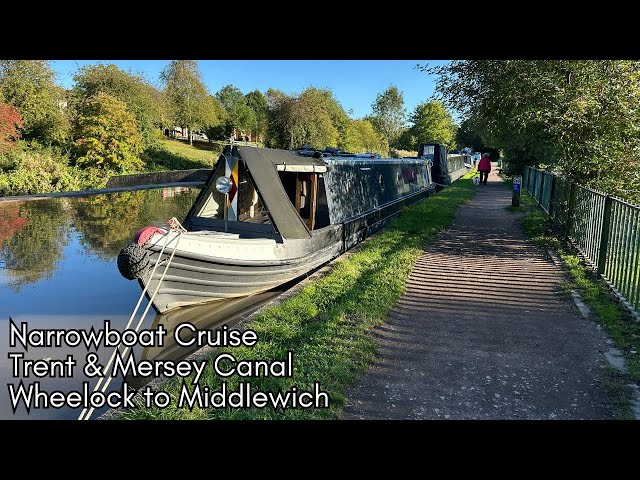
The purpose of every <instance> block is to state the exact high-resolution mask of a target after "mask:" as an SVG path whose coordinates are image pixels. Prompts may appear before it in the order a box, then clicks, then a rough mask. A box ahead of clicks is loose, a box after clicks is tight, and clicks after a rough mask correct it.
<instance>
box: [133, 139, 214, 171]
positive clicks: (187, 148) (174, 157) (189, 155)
mask: <svg viewBox="0 0 640 480" xmlns="http://www.w3.org/2000/svg"><path fill="white" fill-rule="evenodd" d="M222 148H223V147H222V146H221V145H220V144H218V143H208V142H200V141H194V142H193V146H191V145H189V142H188V141H187V140H175V139H171V138H162V139H161V140H160V143H159V146H158V147H155V148H151V149H148V150H147V151H146V152H145V154H144V156H145V163H146V170H147V171H162V170H188V169H193V168H211V166H212V165H213V164H214V163H215V161H216V160H218V157H219V156H220V153H221V152H222Z"/></svg>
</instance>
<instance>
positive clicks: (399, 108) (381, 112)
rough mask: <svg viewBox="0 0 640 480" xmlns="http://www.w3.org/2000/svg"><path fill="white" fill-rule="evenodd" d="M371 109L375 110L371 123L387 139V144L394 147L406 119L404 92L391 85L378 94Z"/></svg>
mask: <svg viewBox="0 0 640 480" xmlns="http://www.w3.org/2000/svg"><path fill="white" fill-rule="evenodd" d="M371 108H372V109H373V115H372V116H371V118H370V120H371V123H373V126H374V127H375V128H376V129H377V130H378V131H379V132H380V133H381V134H382V135H383V136H384V138H386V139H387V142H389V144H390V145H393V143H394V142H395V141H396V140H397V139H398V137H399V136H400V134H401V132H402V130H403V128H404V122H405V117H406V110H405V108H404V96H403V95H402V92H401V91H400V90H398V87H396V86H395V85H391V86H390V87H389V88H387V89H386V90H385V91H383V92H381V93H379V94H378V96H377V97H376V99H375V101H374V102H373V104H372V105H371Z"/></svg>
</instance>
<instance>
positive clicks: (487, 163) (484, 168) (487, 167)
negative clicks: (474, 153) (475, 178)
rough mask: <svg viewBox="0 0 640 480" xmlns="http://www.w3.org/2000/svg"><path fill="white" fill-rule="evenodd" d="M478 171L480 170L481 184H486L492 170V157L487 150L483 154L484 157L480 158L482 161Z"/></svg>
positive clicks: (479, 163)
mask: <svg viewBox="0 0 640 480" xmlns="http://www.w3.org/2000/svg"><path fill="white" fill-rule="evenodd" d="M478 171H479V172H480V184H484V185H486V184H487V178H488V177H489V172H490V171H491V159H490V158H489V153H487V152H485V153H484V154H483V155H482V158H480V161H479V162H478ZM483 176H484V177H483ZM483 178H484V181H483Z"/></svg>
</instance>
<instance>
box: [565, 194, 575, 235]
mask: <svg viewBox="0 0 640 480" xmlns="http://www.w3.org/2000/svg"><path fill="white" fill-rule="evenodd" d="M575 208H576V185H575V183H573V182H569V207H568V208H567V226H566V228H567V231H566V235H567V236H568V237H569V236H571V229H572V228H573V214H574V210H575Z"/></svg>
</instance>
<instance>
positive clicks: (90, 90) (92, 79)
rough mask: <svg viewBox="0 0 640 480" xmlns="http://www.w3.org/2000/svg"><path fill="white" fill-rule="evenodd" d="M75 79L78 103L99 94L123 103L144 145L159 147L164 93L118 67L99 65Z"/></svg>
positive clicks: (79, 71) (74, 90) (88, 67)
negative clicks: (157, 135) (157, 134)
mask: <svg viewBox="0 0 640 480" xmlns="http://www.w3.org/2000/svg"><path fill="white" fill-rule="evenodd" d="M73 78H74V82H75V85H74V87H73V95H74V97H75V100H76V102H78V103H82V102H83V101H85V100H86V99H88V98H90V97H93V96H95V95H96V94H98V93H99V92H103V93H106V94H108V95H111V96H112V97H114V98H117V99H118V100H121V101H123V102H124V103H125V104H126V105H127V109H128V110H129V111H130V112H131V113H133V114H134V115H135V117H136V123H137V124H138V127H139V128H140V133H141V134H142V137H143V139H144V144H145V145H153V144H155V142H156V135H155V129H156V128H157V127H160V126H162V125H163V123H162V121H163V118H162V114H163V112H162V106H163V102H162V101H161V99H160V98H159V97H160V95H161V93H160V92H159V91H158V90H157V89H156V88H154V87H153V86H152V85H150V84H149V82H147V80H146V79H145V78H144V77H143V76H142V75H135V74H133V73H128V72H124V71H122V70H120V69H119V68H118V67H116V66H115V65H104V64H97V65H91V66H86V67H82V68H81V69H80V70H78V72H77V73H76V74H75V75H74V77H73Z"/></svg>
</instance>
